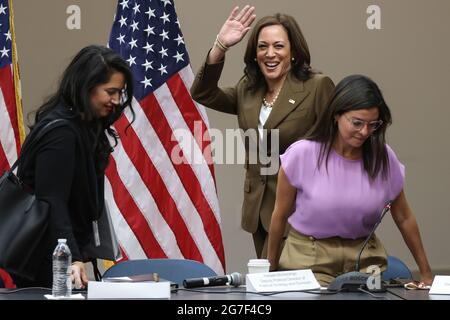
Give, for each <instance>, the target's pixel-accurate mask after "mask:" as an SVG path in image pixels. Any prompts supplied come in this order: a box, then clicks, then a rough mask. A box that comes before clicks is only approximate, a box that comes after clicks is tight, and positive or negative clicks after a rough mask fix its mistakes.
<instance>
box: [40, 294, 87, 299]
mask: <svg viewBox="0 0 450 320" xmlns="http://www.w3.org/2000/svg"><path fill="white" fill-rule="evenodd" d="M44 297H46V298H47V299H48V300H84V299H85V297H84V296H83V295H82V294H81V293H77V294H72V295H71V296H70V297H54V296H53V295H51V294H44Z"/></svg>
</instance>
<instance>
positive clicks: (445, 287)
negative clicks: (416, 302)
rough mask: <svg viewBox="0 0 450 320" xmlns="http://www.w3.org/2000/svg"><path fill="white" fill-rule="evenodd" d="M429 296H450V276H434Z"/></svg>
mask: <svg viewBox="0 0 450 320" xmlns="http://www.w3.org/2000/svg"><path fill="white" fill-rule="evenodd" d="M429 294H450V276H435V277H434V279H433V284H432V285H431V288H430V292H429Z"/></svg>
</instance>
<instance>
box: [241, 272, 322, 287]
mask: <svg viewBox="0 0 450 320" xmlns="http://www.w3.org/2000/svg"><path fill="white" fill-rule="evenodd" d="M246 286H247V291H253V292H280V291H307V290H319V289H320V284H319V282H317V279H316V277H315V276H314V274H313V273H312V271H311V269H306V270H292V271H278V272H264V273H252V274H247V276H246Z"/></svg>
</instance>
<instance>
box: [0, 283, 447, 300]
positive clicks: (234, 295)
mask: <svg viewBox="0 0 450 320" xmlns="http://www.w3.org/2000/svg"><path fill="white" fill-rule="evenodd" d="M74 292H75V293H76V292H77V291H74ZM79 292H80V293H81V294H82V295H83V296H84V297H86V291H79ZM45 294H51V290H50V289H44V288H24V289H3V288H1V289H0V300H47V299H46V298H45V297H44V295H45ZM169 300H176V301H178V300H198V301H219V300H222V301H233V300H245V301H251V300H265V301H268V300H270V301H282V300H450V296H448V295H443V296H430V295H429V294H428V290H406V289H404V288H388V290H387V291H386V292H381V293H366V292H338V293H330V292H328V291H325V290H322V291H321V293H309V292H284V293H276V294H271V295H266V294H257V293H249V292H246V289H245V286H241V287H238V288H233V287H209V288H199V289H184V288H181V289H178V290H177V292H172V294H171V297H170V299H169Z"/></svg>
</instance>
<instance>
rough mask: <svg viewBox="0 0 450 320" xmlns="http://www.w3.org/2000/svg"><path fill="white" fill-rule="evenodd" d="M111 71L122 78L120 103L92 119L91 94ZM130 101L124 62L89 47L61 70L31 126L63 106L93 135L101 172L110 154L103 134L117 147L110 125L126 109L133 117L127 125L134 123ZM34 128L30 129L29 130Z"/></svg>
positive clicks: (101, 49) (111, 53) (101, 48)
mask: <svg viewBox="0 0 450 320" xmlns="http://www.w3.org/2000/svg"><path fill="white" fill-rule="evenodd" d="M115 72H120V73H121V74H122V75H123V76H124V79H125V88H124V92H122V96H121V101H120V103H119V105H118V106H117V107H116V108H115V110H114V112H112V113H111V114H110V115H109V116H108V117H105V118H96V116H95V111H94V110H93V109H92V106H91V101H90V100H91V93H92V91H93V90H94V88H95V87H96V86H98V85H100V84H104V83H107V82H108V81H109V80H110V78H111V76H112V74H113V73H115ZM132 99H133V76H132V73H131V70H130V68H129V66H128V64H127V63H126V61H124V60H123V59H122V58H121V57H120V56H119V55H118V54H117V53H116V52H114V51H113V50H111V49H109V48H107V47H105V46H100V45H90V46H87V47H85V48H83V49H81V50H80V52H78V53H77V54H76V55H75V57H74V58H73V59H72V61H71V62H70V64H69V65H68V66H67V68H66V70H65V71H64V73H63V75H62V77H61V80H60V84H59V88H58V90H57V91H56V93H55V94H53V95H52V96H51V97H50V98H49V99H48V100H47V101H46V102H44V104H42V105H41V106H40V107H39V108H38V109H37V111H36V115H35V123H34V126H35V125H36V124H37V123H39V121H41V120H42V119H44V118H45V117H46V116H47V115H48V114H50V112H51V111H53V110H55V108H57V107H58V106H61V105H63V106H64V107H65V108H67V109H69V110H70V111H71V114H72V115H74V117H76V118H78V119H79V120H80V121H81V123H83V124H84V125H85V126H86V127H88V128H89V130H90V132H91V135H93V136H94V143H93V149H94V154H95V156H96V158H97V160H99V162H100V165H99V166H100V168H101V169H104V168H105V167H106V165H107V162H108V157H109V154H110V153H111V152H112V147H111V145H110V143H109V141H108V139H107V137H106V135H105V134H104V132H105V131H106V132H107V133H108V135H109V136H111V137H112V138H113V139H114V142H115V145H117V139H118V135H117V133H116V132H115V130H114V129H113V128H111V125H112V124H113V123H114V122H115V121H116V120H117V119H119V117H120V116H121V115H122V113H123V111H124V109H125V108H127V107H130V109H131V113H132V117H133V119H132V121H131V122H133V121H134V111H133V108H132V107H131V102H132ZM34 126H31V127H30V128H31V129H33V127H34Z"/></svg>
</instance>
